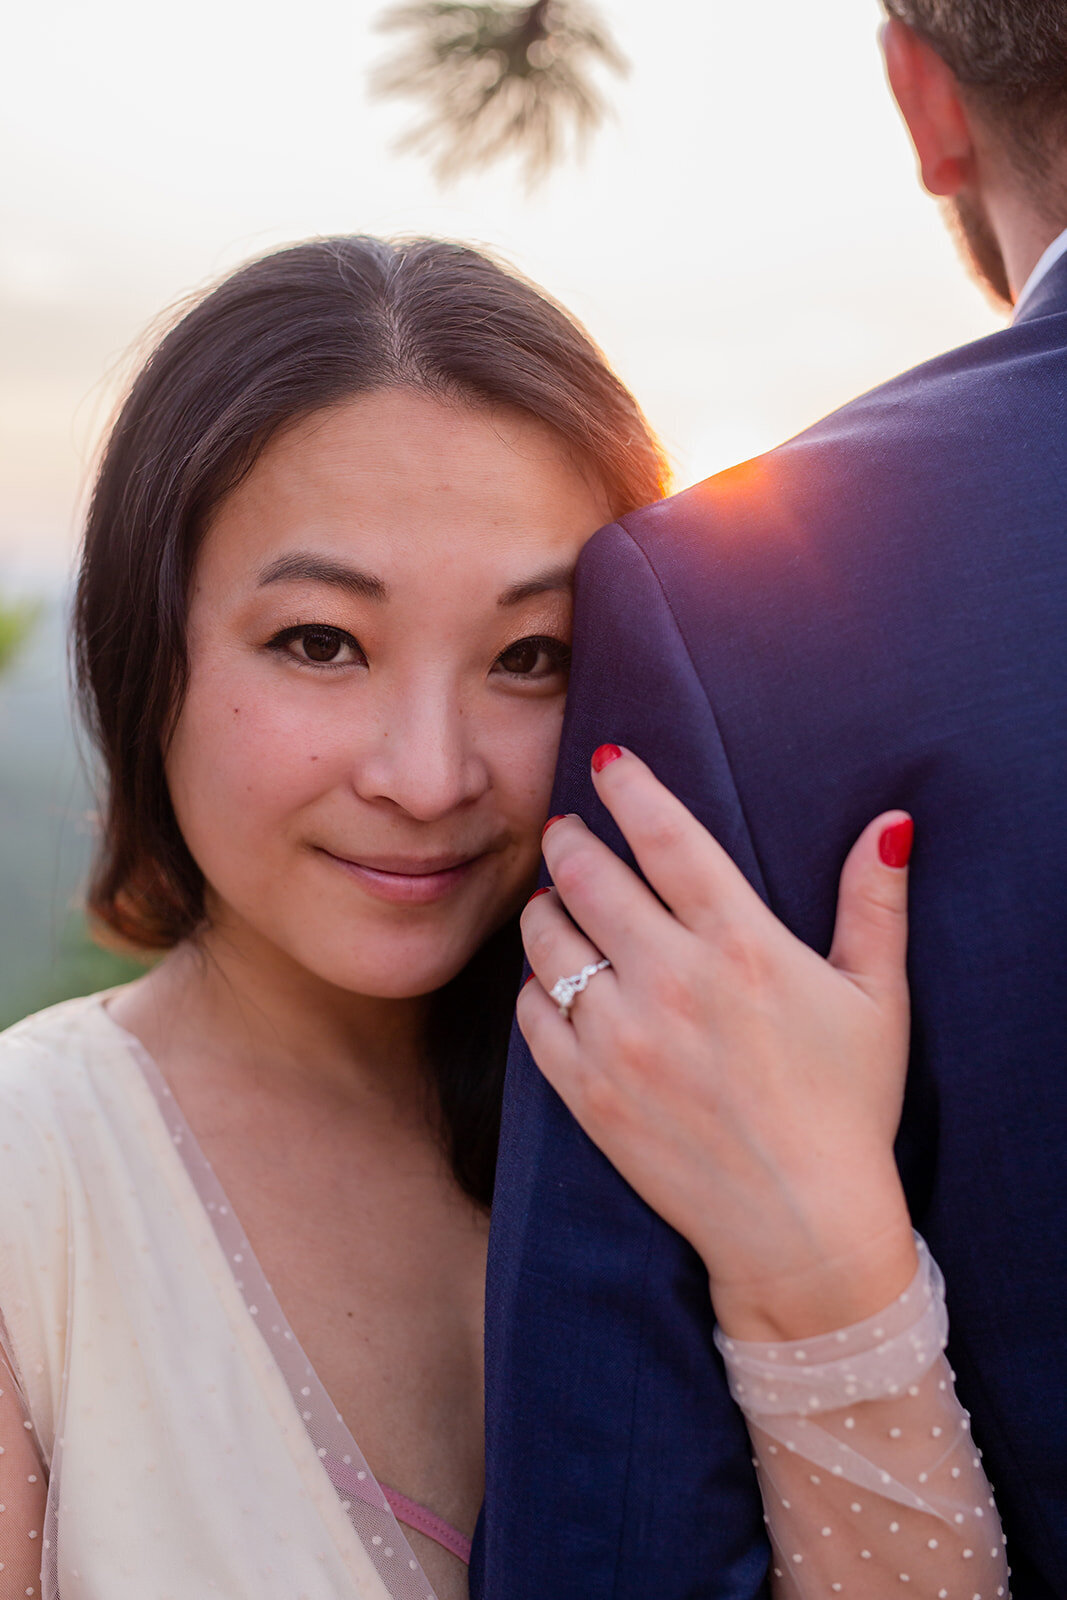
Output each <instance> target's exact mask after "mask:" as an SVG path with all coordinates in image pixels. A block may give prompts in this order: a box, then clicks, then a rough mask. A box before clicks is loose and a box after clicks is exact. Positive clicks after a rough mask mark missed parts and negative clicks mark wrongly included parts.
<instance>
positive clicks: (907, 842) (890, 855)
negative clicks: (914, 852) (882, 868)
mask: <svg viewBox="0 0 1067 1600" xmlns="http://www.w3.org/2000/svg"><path fill="white" fill-rule="evenodd" d="M914 842H915V824H914V822H913V821H912V820H911V818H910V817H907V818H906V819H905V820H904V821H903V822H894V823H893V825H892V827H890V828H887V829H886V830H885V832H884V833H883V834H882V837H881V838H880V839H879V841H878V854H879V855H880V856H881V858H882V860H883V861H884V862H885V864H886V866H887V867H906V866H907V864H908V862H909V861H910V860H911V847H912V845H913V844H914Z"/></svg>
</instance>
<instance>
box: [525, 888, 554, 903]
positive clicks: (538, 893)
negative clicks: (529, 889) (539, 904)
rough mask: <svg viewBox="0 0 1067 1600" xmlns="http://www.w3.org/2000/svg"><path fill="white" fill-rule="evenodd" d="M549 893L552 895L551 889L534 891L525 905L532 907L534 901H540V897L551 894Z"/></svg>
mask: <svg viewBox="0 0 1067 1600" xmlns="http://www.w3.org/2000/svg"><path fill="white" fill-rule="evenodd" d="M551 893H552V890H551V889H535V890H534V892H533V894H532V895H531V896H530V898H529V900H527V902H526V904H527V905H528V906H532V905H533V903H534V901H535V900H540V898H541V896H542V895H543V894H551Z"/></svg>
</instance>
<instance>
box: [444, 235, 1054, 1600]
mask: <svg viewBox="0 0 1067 1600" xmlns="http://www.w3.org/2000/svg"><path fill="white" fill-rule="evenodd" d="M576 621H577V634H576V640H575V659H574V673H573V680H572V688H571V695H570V701H569V706H568V715H567V725H566V731H565V735H564V741H563V749H562V755H561V762H560V769H559V779H558V788H557V793H556V804H555V809H556V810H557V811H564V810H573V811H577V812H579V813H580V814H581V815H582V816H584V817H585V818H586V819H587V820H588V821H589V822H591V823H592V824H593V826H594V827H596V828H597V829H598V831H600V832H601V833H602V835H603V836H604V837H605V838H607V839H609V840H611V841H612V842H613V843H614V844H615V845H616V846H617V847H619V848H620V849H622V848H623V847H622V843H621V841H620V840H619V838H618V835H617V834H616V832H615V831H614V829H613V827H612V825H611V823H610V819H609V818H607V816H606V814H605V813H604V812H603V810H602V809H601V808H600V807H599V806H598V803H597V802H596V800H595V797H594V795H593V792H592V788H591V785H590V782H589V757H590V754H591V752H592V751H593V749H594V748H595V747H596V746H597V745H598V744H600V743H602V742H603V741H606V740H614V741H616V742H618V743H621V744H626V745H629V746H630V747H631V748H632V749H634V750H636V751H637V752H638V753H639V754H640V755H642V756H643V757H644V758H645V759H646V760H648V761H649V762H650V763H651V765H652V766H653V768H654V769H655V770H656V771H657V773H658V774H659V776H660V777H661V778H663V779H664V781H665V782H666V783H667V784H669V785H670V786H671V788H672V789H673V790H674V791H675V792H676V793H677V794H679V795H680V796H681V797H682V799H683V800H684V801H685V802H686V803H687V804H688V805H689V806H690V807H691V809H692V810H693V811H694V812H695V814H696V815H697V816H698V817H699V818H700V819H701V820H702V821H703V822H704V823H705V824H706V825H707V826H708V827H709V828H710V829H711V830H712V831H713V832H714V833H715V835H716V836H717V837H718V838H719V839H720V840H721V841H722V843H723V844H724V845H725V846H726V847H727V848H728V849H729V850H730V851H731V853H732V854H733V855H734V857H735V859H736V860H737V861H738V863H739V864H740V865H741V867H742V868H743V869H744V871H745V872H746V874H747V875H748V877H749V878H750V880H751V882H752V883H753V884H754V885H756V887H757V888H758V889H759V891H760V893H761V894H763V895H764V896H765V897H766V899H767V900H768V901H769V903H770V905H771V906H772V907H773V909H774V910H775V911H776V912H777V914H778V915H779V916H780V917H782V918H783V919H784V921H785V922H786V923H787V924H788V926H789V927H790V928H792V929H793V930H794V931H795V932H796V933H797V934H798V935H800V937H801V938H803V939H805V940H806V941H807V942H808V943H809V944H810V945H812V946H814V947H815V948H816V949H818V950H822V951H825V950H827V949H828V947H829V942H830V935H831V930H832V924H833V915H834V908H835V902H836V894H837V879H838V873H839V871H840V868H841V864H842V862H843V860H844V857H845V855H846V854H847V851H848V849H849V847H850V845H851V844H852V842H853V841H854V839H855V838H856V837H857V835H858V834H859V833H860V831H861V830H862V828H863V827H864V826H865V825H866V824H867V822H869V821H870V819H871V818H872V817H873V816H875V815H876V814H877V813H878V812H879V811H881V810H883V809H885V808H888V807H891V806H903V807H905V808H907V809H908V810H909V811H911V812H912V813H913V814H914V816H915V818H916V823H917V845H916V853H915V858H914V871H913V878H912V937H911V973H912V981H913V990H914V1002H915V1040H914V1051H913V1060H912V1066H911V1072H910V1077H909V1088H908V1093H907V1103H906V1109H905V1114H904V1120H903V1126H902V1130H901V1136H900V1143H899V1160H900V1165H901V1170H902V1173H903V1176H904V1181H905V1185H906V1188H907V1193H908V1197H909V1202H910V1205H911V1208H912V1213H913V1217H914V1220H915V1223H916V1226H917V1227H918V1228H919V1229H920V1230H921V1231H922V1233H923V1234H924V1235H925V1237H926V1239H927V1240H928V1241H929V1244H930V1246H931V1249H932V1251H933V1254H934V1256H935V1258H936V1259H937V1260H938V1261H939V1262H940V1264H941V1267H942V1268H943V1270H944V1273H945V1277H946V1279H947V1283H948V1293H949V1310H950V1316H951V1324H952V1334H951V1346H950V1355H951V1357H952V1360H953V1363H954V1366H955V1368H956V1370H957V1372H958V1375H959V1389H960V1393H961V1396H962V1399H963V1401H964V1403H965V1404H966V1405H967V1406H968V1408H969V1409H970V1410H971V1411H972V1413H973V1418H974V1423H973V1426H974V1433H975V1436H976V1439H977V1442H978V1444H979V1445H980V1447H981V1448H982V1450H983V1452H984V1455H985V1462H986V1466H987V1469H988V1471H989V1475H990V1477H991V1479H992V1482H993V1484H994V1487H995V1489H996V1492H997V1496H998V1501H999V1504H1000V1507H1001V1509H1002V1512H1003V1516H1004V1521H1005V1525H1006V1530H1007V1535H1008V1553H1009V1556H1010V1557H1011V1559H1012V1567H1013V1574H1014V1575H1013V1595H1014V1600H1047V1597H1049V1596H1055V1595H1067V971H1065V966H1067V963H1065V961H1064V950H1065V930H1067V682H1065V679H1067V260H1063V261H1061V262H1060V263H1059V265H1058V266H1057V267H1056V268H1054V269H1053V272H1052V274H1051V275H1050V277H1049V278H1048V279H1047V280H1046V281H1045V283H1044V284H1043V285H1042V286H1041V287H1040V288H1039V290H1038V292H1037V295H1036V297H1035V298H1034V299H1033V300H1032V301H1031V302H1030V303H1029V305H1028V306H1027V308H1026V311H1025V313H1024V315H1023V316H1022V317H1021V318H1020V319H1019V320H1018V321H1017V322H1016V324H1015V325H1014V326H1013V327H1011V328H1009V329H1006V330H1005V331H1003V332H1000V333H997V334H994V335H993V336H992V337H991V338H987V339H984V340H981V341H980V342H978V343H976V344H973V345H970V346H968V347H966V348H965V349H962V350H959V351H957V352H955V353H953V354H951V355H947V356H944V357H942V358H940V359H938V360H936V361H933V362H931V363H929V364H928V365H926V366H924V367H921V368H919V369H918V370H917V371H915V372H912V373H909V374H908V375H906V376H904V377H902V378H899V379H897V380H895V381H894V382H892V383H890V384H888V385H887V386H886V387H885V388H882V389H880V390H878V391H877V392H875V393H873V394H871V395H868V396H866V397H865V398H863V399H861V400H858V401H856V402H855V403H854V404H852V405H849V406H847V407H846V408H845V409H844V410H843V411H841V412H839V413H837V414H836V415H834V416H832V417H830V418H828V419H826V420H825V421H823V422H821V423H819V424H818V425H817V426H816V427H815V428H813V429H812V430H811V431H810V432H808V433H806V434H804V435H802V436H801V437H800V438H798V439H795V440H793V441H792V442H790V443H789V444H786V445H784V446H783V447H782V448H781V449H779V450H777V451H774V452H772V453H771V454H770V455H769V456H766V457H764V458H761V459H760V460H758V461H756V462H753V463H750V464H748V465H746V466H743V467H740V468H737V469H735V470H734V471H732V472H728V473H725V474H723V475H722V476H720V477H718V478H714V479H712V480H711V481H710V482H708V483H706V484H703V485H701V486H700V487H698V488H696V489H693V490H690V491H689V492H688V493H686V494H683V495H680V496H678V497H677V498H675V499H673V500H669V501H665V502H663V503H662V504H660V505H656V506H653V507H651V508H649V509H647V510H644V511H639V512H636V513H634V514H633V515H631V516H627V517H624V518H623V519H622V521H621V523H620V524H618V525H616V526H613V527H610V528H607V529H605V530H603V531H602V532H601V533H599V534H598V535H597V536H596V538H595V539H594V540H593V541H592V543H591V544H590V545H589V547H588V548H587V550H586V552H585V554H584V556H583V558H582V562H581V566H580V571H579V580H578V592H577V604H576ZM624 853H625V852H624ZM711 1333H712V1318H711V1311H710V1306H709V1300H708V1292H707V1284H706V1278H705V1275H704V1273H703V1271H702V1270H701V1267H700V1263H699V1261H698V1260H697V1258H696V1257H695V1255H694V1254H693V1252H692V1251H691V1250H690V1249H689V1247H688V1246H687V1245H686V1244H685V1243H684V1242H683V1241H682V1240H681V1239H680V1238H679V1237H678V1236H677V1235H676V1234H674V1233H673V1232H672V1231H671V1230H670V1229H669V1228H668V1227H667V1226H666V1225H665V1224H664V1223H662V1222H661V1221H660V1220H659V1219H658V1218H657V1217H655V1216H654V1215H653V1214H652V1213H651V1212H650V1211H649V1209H648V1208H647V1207H646V1206H645V1205H644V1204H643V1203H642V1202H641V1201H640V1200H639V1199H638V1198H637V1196H636V1195H635V1194H634V1193H633V1192H632V1190H630V1189H629V1188H628V1187H627V1185H626V1184H625V1183H623V1181H622V1180H621V1179H620V1178H619V1177H618V1176H617V1174H616V1173H615V1172H614V1170H613V1169H612V1168H611V1167H610V1166H609V1165H608V1163H607V1162H606V1161H605V1160H604V1159H603V1158H602V1157H601V1156H600V1154H599V1152H598V1151H597V1150H596V1149H595V1148H594V1147H593V1146H592V1145H591V1144H590V1142H589V1141H588V1140H587V1139H586V1138H585V1137H584V1135H583V1134H582V1133H581V1132H580V1130H579V1129H578V1128H577V1127H576V1125H575V1124H574V1122H573V1121H572V1120H571V1118H570V1117H569V1115H568V1114H567V1113H566V1111H565V1110H564V1108H563V1107H562V1105H561V1103H560V1102H559V1101H558V1100H557V1099H556V1097H555V1095H554V1094H553V1093H552V1092H551V1091H550V1090H549V1089H548V1088H547V1086H546V1085H545V1083H544V1081H543V1080H542V1079H541V1077H540V1075H539V1074H538V1072H537V1070H536V1068H535V1067H534V1065H533V1064H532V1062H531V1061H530V1059H529V1056H528V1054H527V1053H526V1051H525V1049H524V1048H523V1046H522V1044H521V1041H518V1040H516V1041H515V1043H514V1045H513V1049H512V1058H511V1062H510V1066H509V1082H508V1091H507V1100H506V1108H505V1121H504V1133H503V1140H502V1147H501V1156H500V1170H499V1177H498V1185H497V1198H496V1202H495V1207H494V1216H493V1229H492V1238H491V1246H490V1278H489V1302H488V1345H487V1360H488V1369H487V1378H488V1482H487V1497H486V1508H485V1515H484V1520H483V1526H482V1529H481V1532H480V1536H479V1542H478V1550H477V1555H476V1563H475V1568H474V1584H475V1594H476V1595H481V1596H484V1600H698V1597H699V1600H712V1597H715V1600H726V1597H729V1600H749V1597H752V1596H756V1595H759V1594H761V1593H762V1592H763V1586H764V1583H765V1575H766V1549H765V1546H764V1543H763V1535H762V1526H761V1514H760V1505H759V1499H758V1494H757V1490H756V1486H755V1482H754V1475H753V1473H752V1469H751V1463H750V1459H749V1455H750V1452H749V1450H748V1448H747V1441H746V1435H745V1431H744V1428H743V1426H742V1423H741V1419H740V1417H739V1415H738V1414H737V1413H736V1412H735V1411H734V1409H733V1407H732V1405H731V1404H730V1402H729V1400H728V1397H727V1394H726V1389H725V1385H724V1381H723V1376H722V1372H721V1369H720V1367H719V1365H718V1362H717V1359H716V1356H715V1353H714V1351H713V1347H712V1341H711Z"/></svg>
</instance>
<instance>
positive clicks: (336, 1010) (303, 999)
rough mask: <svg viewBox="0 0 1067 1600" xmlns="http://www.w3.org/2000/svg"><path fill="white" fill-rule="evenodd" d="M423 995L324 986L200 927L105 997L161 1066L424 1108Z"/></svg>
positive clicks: (238, 935)
mask: <svg viewBox="0 0 1067 1600" xmlns="http://www.w3.org/2000/svg"><path fill="white" fill-rule="evenodd" d="M428 1005H429V1001H428V1000H427V999H426V998H425V997H418V998H414V999H381V998H378V997H375V996H367V995H355V994H350V993H347V992H345V991H343V990H340V989H338V988H336V987H335V986H334V985H332V984H329V983H326V982H324V981H323V980H321V979H319V978H317V977H316V976H315V975H314V974H313V973H310V972H308V971H307V970H306V969H305V968H303V967H300V966H298V965H297V964H296V963H295V962H293V961H291V960H290V959H289V958H288V957H287V956H286V955H285V953H284V952H283V951H280V950H278V949H277V947H276V946H273V945H271V944H269V943H268V942H267V941H265V940H262V939H260V938H259V937H258V936H257V935H255V934H254V933H253V932H251V931H245V930H231V929H228V928H221V927H219V928H211V929H208V930H206V931H205V932H203V933H202V934H200V935H198V936H197V937H196V938H195V939H192V940H187V941H186V942H185V943H183V944H181V945H179V946H178V947H177V948H176V949H175V950H172V951H171V952H170V953H169V954H168V955H167V956H166V957H164V959H163V960H162V961H161V962H160V963H159V965H158V966H157V967H155V968H154V969H153V970H152V971H151V972H149V973H148V974H146V976H145V977H144V978H141V979H139V980H138V981H137V982H136V983H134V984H132V985H130V986H129V987H128V988H126V989H124V990H122V991H121V992H120V993H119V994H117V995H116V996H115V997H114V998H113V1000H112V1001H111V1002H110V1003H109V1010H110V1011H111V1013H112V1015H113V1016H114V1018H115V1020H116V1021H117V1022H118V1023H119V1024H120V1025H121V1026H123V1027H124V1028H126V1029H127V1030H128V1031H129V1032H131V1033H133V1034H134V1035H135V1036H136V1037H137V1038H139V1039H140V1040H141V1042H142V1043H143V1044H144V1046H145V1048H146V1049H147V1050H148V1051H149V1053H150V1054H151V1055H152V1056H153V1057H154V1058H155V1059H156V1060H157V1061H158V1062H159V1064H160V1066H161V1068H162V1069H163V1071H164V1072H165V1073H166V1074H167V1075H168V1076H170V1077H172V1078H175V1077H177V1076H182V1075H184V1074H185V1073H186V1072H188V1071H190V1070H192V1071H194V1072H195V1074H196V1076H200V1074H201V1073H202V1072H210V1073H211V1074H212V1075H213V1076H214V1077H215V1078H216V1079H218V1078H219V1076H220V1075H222V1078H223V1080H224V1081H226V1082H230V1083H233V1084H234V1085H235V1086H236V1085H245V1086H249V1087H251V1086H252V1085H254V1086H255V1087H256V1088H257V1089H258V1090H260V1091H262V1092H266V1093H276V1094H279V1095H281V1096H292V1097H293V1098H294V1099H307V1098H309V1097H310V1098H313V1099H315V1100H318V1101H320V1102H325V1103H327V1104H329V1103H336V1104H338V1106H339V1107H340V1106H349V1107H350V1106H351V1105H352V1104H353V1103H355V1102H366V1103H368V1104H376V1105H377V1106H378V1108H379V1109H381V1110H384V1109H387V1108H388V1109H390V1110H391V1111H392V1113H393V1114H394V1115H395V1114H396V1113H397V1112H398V1111H400V1112H402V1111H403V1110H405V1109H412V1110H413V1109H418V1111H419V1113H420V1114H424V1113H425V1105H426V1083H427V1077H426V1070H425V1069H426V1047H425V1030H426V1020H427V1011H428Z"/></svg>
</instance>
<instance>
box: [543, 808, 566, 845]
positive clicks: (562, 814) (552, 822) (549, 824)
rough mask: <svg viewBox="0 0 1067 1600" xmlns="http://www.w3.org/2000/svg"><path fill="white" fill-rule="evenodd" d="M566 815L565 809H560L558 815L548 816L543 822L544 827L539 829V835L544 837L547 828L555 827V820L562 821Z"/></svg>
mask: <svg viewBox="0 0 1067 1600" xmlns="http://www.w3.org/2000/svg"><path fill="white" fill-rule="evenodd" d="M566 815H567V813H566V812H565V811H561V812H560V814H559V816H558V817H549V819H548V821H547V822H546V823H545V825H544V827H543V828H542V829H541V837H542V839H543V838H544V836H545V834H546V833H547V832H548V830H549V828H553V827H555V825H556V823H557V822H562V821H563V819H564V817H565V816H566Z"/></svg>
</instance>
